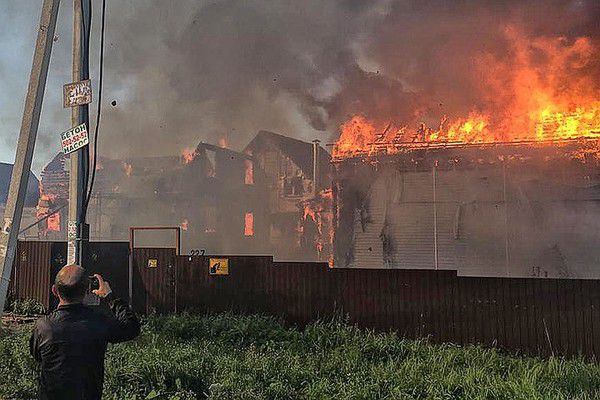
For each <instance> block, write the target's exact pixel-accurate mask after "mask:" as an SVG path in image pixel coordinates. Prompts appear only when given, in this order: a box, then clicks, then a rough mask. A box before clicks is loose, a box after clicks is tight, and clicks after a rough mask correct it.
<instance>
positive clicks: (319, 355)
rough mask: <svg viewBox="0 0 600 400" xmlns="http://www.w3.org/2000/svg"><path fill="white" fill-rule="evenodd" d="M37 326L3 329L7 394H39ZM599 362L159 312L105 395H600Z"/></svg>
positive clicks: (337, 324)
mask: <svg viewBox="0 0 600 400" xmlns="http://www.w3.org/2000/svg"><path fill="white" fill-rule="evenodd" d="M29 329H30V327H25V328H21V329H19V330H17V331H16V332H14V333H12V334H7V335H4V336H2V337H0V357H1V360H2V363H0V380H3V381H0V398H32V397H33V396H34V395H35V382H34V381H35V369H34V365H33V362H32V360H31V358H30V357H29V355H28V354H27V338H28V335H29ZM599 388H600V366H598V365H596V364H593V363H589V362H586V361H584V360H581V359H575V360H564V359H561V358H550V359H546V360H544V359H539V358H529V357H515V356H509V355H505V354H503V353H501V352H499V351H497V350H494V349H484V348H481V347H479V346H467V347H460V346H456V345H434V344H431V343H428V342H427V341H425V340H417V341H415V340H406V339H401V338H399V337H397V336H396V335H395V334H392V333H388V334H381V333H374V332H372V331H368V330H361V329H358V328H356V327H353V326H350V325H348V324H346V323H345V322H344V321H342V320H339V319H336V320H333V321H326V322H316V323H314V324H311V325H309V326H307V327H306V328H305V329H303V330H299V329H293V328H286V327H285V326H284V325H283V324H282V323H281V322H280V321H278V320H277V319H274V318H271V317H263V316H236V315H232V314H219V315H208V316H178V317H157V316H154V317H151V318H149V319H148V320H147V321H145V324H144V327H143V332H142V335H141V336H140V337H139V338H138V339H137V340H136V341H133V342H130V343H127V344H119V345H114V346H110V348H109V351H108V354H107V359H106V380H105V385H104V393H105V398H106V399H181V400H184V399H195V398H210V399H332V398H336V399H507V400H508V399H580V400H584V399H596V398H600V391H599Z"/></svg>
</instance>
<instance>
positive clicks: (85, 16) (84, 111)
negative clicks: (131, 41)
mask: <svg viewBox="0 0 600 400" xmlns="http://www.w3.org/2000/svg"><path fill="white" fill-rule="evenodd" d="M80 7H81V13H82V15H81V36H82V40H81V74H80V77H79V78H80V80H84V79H89V76H90V70H89V62H90V37H91V28H92V2H91V0H87V1H84V0H80ZM80 109H81V113H80V120H79V122H80V123H85V122H87V123H88V125H89V106H88V105H84V106H81V107H80ZM88 129H89V126H88ZM80 157H81V161H80V162H81V170H80V174H81V193H80V194H79V196H80V198H81V208H80V210H79V216H78V218H77V219H78V221H80V222H81V223H82V224H84V223H85V215H86V212H87V210H86V208H85V199H86V190H87V187H88V181H89V173H90V152H89V148H88V147H87V146H86V147H85V148H83V149H82V150H81V155H80Z"/></svg>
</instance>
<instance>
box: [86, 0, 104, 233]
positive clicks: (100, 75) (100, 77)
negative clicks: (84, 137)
mask: <svg viewBox="0 0 600 400" xmlns="http://www.w3.org/2000/svg"><path fill="white" fill-rule="evenodd" d="M90 2H91V0H90ZM90 9H91V8H90ZM90 15H91V11H90ZM105 21H106V0H102V17H101V23H100V26H101V28H100V60H99V72H98V108H97V110H96V126H95V127H94V162H93V164H92V168H91V174H92V175H91V178H90V180H89V188H88V192H87V195H86V197H85V201H84V203H83V210H82V213H83V218H82V221H84V222H85V219H86V215H87V209H88V204H89V203H90V199H91V197H92V190H93V188H94V180H95V178H96V165H97V161H98V131H99V129H98V128H99V127H100V115H101V111H102V83H103V76H104V32H105Z"/></svg>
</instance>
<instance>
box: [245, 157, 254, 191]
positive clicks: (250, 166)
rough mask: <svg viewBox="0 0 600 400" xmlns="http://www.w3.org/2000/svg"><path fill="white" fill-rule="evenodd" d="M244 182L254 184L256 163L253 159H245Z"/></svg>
mask: <svg viewBox="0 0 600 400" xmlns="http://www.w3.org/2000/svg"><path fill="white" fill-rule="evenodd" d="M244 167H245V168H244V169H245V171H244V183H245V184H246V185H254V163H253V162H252V161H251V160H244Z"/></svg>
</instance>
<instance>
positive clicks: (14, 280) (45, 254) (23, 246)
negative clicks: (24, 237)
mask: <svg viewBox="0 0 600 400" xmlns="http://www.w3.org/2000/svg"><path fill="white" fill-rule="evenodd" d="M52 244H53V243H52V242H18V244H17V254H16V256H15V264H14V266H13V269H12V271H11V278H10V283H9V286H8V293H9V296H10V297H11V298H12V299H34V300H37V301H38V302H40V303H41V304H42V305H43V306H44V307H45V308H46V309H48V308H49V307H50V286H51V283H50V282H51V280H50V279H51V260H52Z"/></svg>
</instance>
